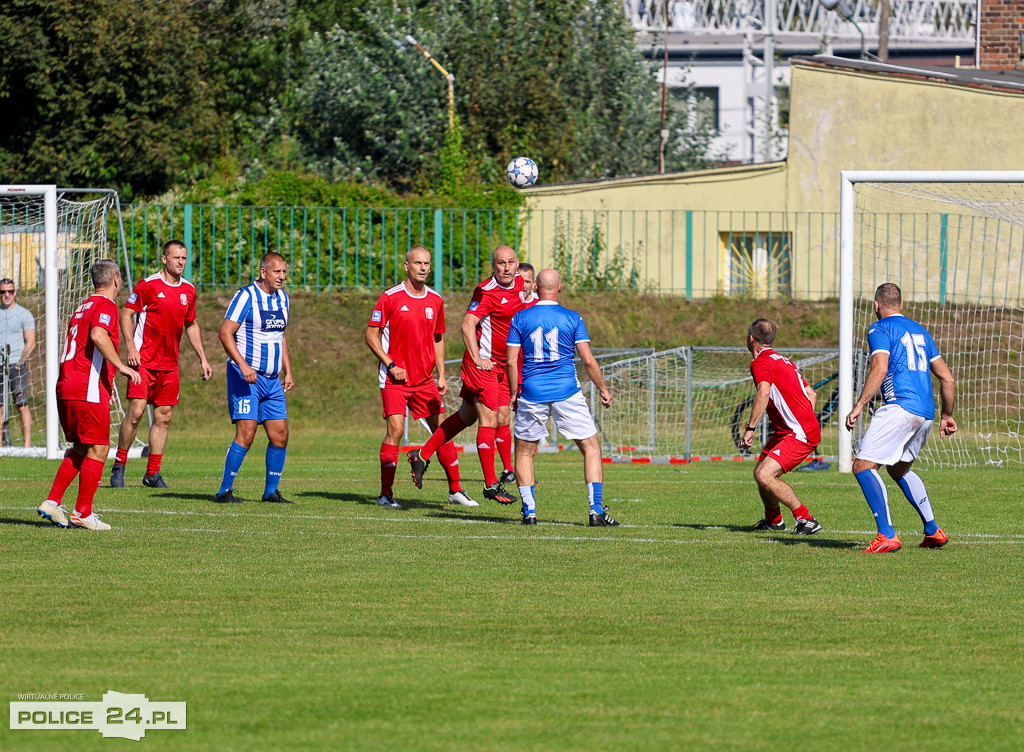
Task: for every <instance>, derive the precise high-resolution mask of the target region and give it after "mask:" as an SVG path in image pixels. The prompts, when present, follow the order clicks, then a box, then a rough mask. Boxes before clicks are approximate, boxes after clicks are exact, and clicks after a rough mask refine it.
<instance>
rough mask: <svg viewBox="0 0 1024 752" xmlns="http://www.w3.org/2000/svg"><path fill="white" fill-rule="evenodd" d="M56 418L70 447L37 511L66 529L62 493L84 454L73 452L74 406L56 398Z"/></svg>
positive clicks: (66, 522) (75, 437) (76, 427)
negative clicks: (70, 443)
mask: <svg viewBox="0 0 1024 752" xmlns="http://www.w3.org/2000/svg"><path fill="white" fill-rule="evenodd" d="M57 418H58V420H59V421H60V427H61V430H62V431H63V432H64V436H65V438H67V440H68V441H70V442H72V447H71V448H70V449H68V450H67V452H65V453H64V459H63V460H62V461H61V463H60V465H58V466H57V474H56V476H55V477H54V479H53V484H52V485H51V486H50V490H49V492H48V493H47V494H46V499H45V500H44V501H43V503H42V504H40V505H39V509H38V510H37V511H38V512H39V514H40V516H42V517H43V518H44V519H46V520H49V521H50V522H52V523H53V524H54V525H56V526H57V527H67V526H68V524H69V522H68V516H67V515H66V514H65V513H64V506H63V501H64V492H65V491H67V490H68V486H70V485H71V483H72V481H74V479H75V478H76V477H78V472H79V471H80V470H81V469H82V460H83V459H84V458H85V454H84V452H78V451H76V450H75V447H74V444H75V442H76V439H77V438H78V425H77V424H78V414H77V411H76V409H75V404H74V402H72V401H70V400H69V401H65V400H62V399H60V398H59V397H58V398H57Z"/></svg>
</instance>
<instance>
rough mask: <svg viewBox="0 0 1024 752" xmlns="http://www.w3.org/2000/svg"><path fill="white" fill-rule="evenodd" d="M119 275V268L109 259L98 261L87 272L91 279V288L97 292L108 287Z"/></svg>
mask: <svg viewBox="0 0 1024 752" xmlns="http://www.w3.org/2000/svg"><path fill="white" fill-rule="evenodd" d="M120 273H121V267H119V266H118V265H117V263H116V262H114V261H111V260H110V259H101V260H100V261H97V262H96V263H95V264H93V265H92V268H91V269H90V270H89V276H90V277H91V278H92V286H93V287H95V288H96V289H97V290H98V289H99V288H101V287H106V286H107V285H109V284H110V283H111V282H113V281H114V278H115V277H117V276H118V275H119V274H120Z"/></svg>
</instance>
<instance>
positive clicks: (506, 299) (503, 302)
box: [501, 297, 508, 305]
mask: <svg viewBox="0 0 1024 752" xmlns="http://www.w3.org/2000/svg"><path fill="white" fill-rule="evenodd" d="M507 302H508V298H505V297H502V299H501V304H502V305H505V304H506V303H507Z"/></svg>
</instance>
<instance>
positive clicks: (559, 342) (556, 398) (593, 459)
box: [506, 269, 619, 527]
mask: <svg viewBox="0 0 1024 752" xmlns="http://www.w3.org/2000/svg"><path fill="white" fill-rule="evenodd" d="M561 291H562V279H561V277H560V276H559V274H558V272H557V271H555V270H554V269H544V270H542V271H541V273H540V274H538V275H537V295H538V296H539V298H540V300H538V301H537V304H536V305H534V306H532V307H530V308H527V309H525V310H522V311H520V312H519V313H517V314H516V315H515V316H514V317H513V318H512V324H511V326H510V327H509V333H508V341H507V346H508V360H507V363H506V370H507V373H508V377H509V379H510V380H513V381H514V380H515V378H516V376H517V375H518V370H519V358H520V351H523V352H522V355H523V387H522V393H521V394H520V395H519V398H518V403H517V400H516V397H515V395H513V396H512V397H511V398H510V399H509V408H510V409H516V431H515V437H516V478H517V479H518V481H519V494H520V496H522V499H523V524H524V525H536V524H537V507H536V500H535V498H534V467H533V457H534V455H535V454H536V453H537V443H538V442H539V441H540V440H541V439H543V438H545V437H546V436H547V435H548V430H547V422H548V420H549V419H550V418H554V420H555V428H556V429H557V430H558V432H559V433H560V434H562V435H563V436H565V437H566V438H568V439H572V440H573V441H575V442H576V445H577V446H578V447H579V448H580V451H581V452H583V478H584V481H585V482H586V484H587V497H588V500H589V502H590V526H591V527H612V526H615V525H618V524H619V523H618V522H616V521H615V520H614V519H612V517H611V516H610V515H609V514H608V511H607V510H606V509H605V508H604V501H603V495H604V465H603V463H602V461H601V443H600V441H598V438H597V426H596V425H595V423H594V418H593V417H592V416H591V414H590V407H589V406H588V405H587V400H586V398H585V397H584V396H583V388H582V387H581V386H580V381H579V379H578V378H577V376H576V364H575V355H576V353H577V352H578V353H579V354H580V359H581V360H582V361H583V367H584V368H585V369H586V371H587V376H589V377H590V380H591V381H592V382H593V383H594V386H596V387H597V390H598V392H600V394H601V404H602V405H604V406H605V407H608V406H610V405H611V404H612V395H611V392H609V391H608V387H607V386H606V385H605V383H604V377H603V376H602V375H601V367H600V366H599V365H598V364H597V360H596V359H595V358H594V355H593V353H592V352H591V351H590V335H589V334H588V333H587V325H586V324H585V323H583V317H582V316H580V315H579V314H578V313H576V312H575V311H570V310H569V309H568V308H563V307H562V306H560V305H559V304H558V294H559V293H560V292H561Z"/></svg>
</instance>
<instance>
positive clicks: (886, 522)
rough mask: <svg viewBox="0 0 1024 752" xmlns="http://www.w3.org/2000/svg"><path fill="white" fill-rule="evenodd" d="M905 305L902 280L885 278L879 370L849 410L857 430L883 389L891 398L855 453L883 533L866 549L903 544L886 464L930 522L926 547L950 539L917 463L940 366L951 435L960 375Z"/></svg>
mask: <svg viewBox="0 0 1024 752" xmlns="http://www.w3.org/2000/svg"><path fill="white" fill-rule="evenodd" d="M902 310H903V296H902V293H901V292H900V288H899V287H897V286H896V285H894V284H893V283H892V282H886V283H885V284H883V285H879V286H878V289H877V290H875V315H876V316H877V317H878V322H877V323H875V324H872V326H871V328H869V329H868V347H869V349H870V351H871V370H870V371H869V372H868V377H867V381H866V382H865V383H864V391H862V392H861V395H860V398H859V399H858V400H857V404H856V405H854V406H853V410H851V411H850V414H849V415H848V416H847V417H846V427H847V428H849V429H850V430H853V427H854V426H855V425H856V424H857V419H858V418H859V417H860V414H861V412H862V411H863V410H864V406H865V405H867V404H868V402H870V401H871V398H872V397H874V396H875V394H876V393H877V392H878V390H879V389H881V390H882V398H883V399H884V400H885V404H884V405H883V406H882V407H880V408H879V409H878V410H876V411H875V414H874V416H872V418H871V423H870V424H869V425H868V430H867V431H866V432H865V433H864V439H863V440H862V441H861V444H860V450H859V451H858V452H857V457H856V459H854V461H853V472H854V476H855V477H856V478H857V482H858V483H860V487H861V490H862V491H863V492H864V497H865V498H866V499H867V502H868V506H869V507H871V511H872V513H873V514H874V516H875V523H876V525H877V526H878V536H877V537H876V538H875V540H874V541H872V543H871V545H870V546H868V547H867V548H866V549H865V553H869V554H876V553H886V552H890V551H899V550H900V538H899V536H898V535H897V534H896V530H895V529H894V528H893V526H892V518H891V517H890V516H889V499H888V494H887V493H886V490H885V483H883V482H882V477H881V476H880V475H879V474H878V468H879V467H881V466H882V465H885V467H886V470H887V471H888V472H889V476H890V477H891V478H892V479H893V480H894V481H896V483H897V484H898V485H899V487H900V489H901V490H902V491H903V495H904V496H906V497H907V501H909V502H910V504H911V505H912V506H913V507H914V509H916V510H917V513H918V514H919V515H920V516H921V521H922V522H923V523H924V540H923V541H922V542H921V548H942V547H943V546H944V545H946V543H947V541H948V540H949V539H948V538H947V537H946V534H945V533H944V532H942V529H941V528H940V527H939V525H938V523H936V521H935V515H934V513H933V512H932V504H931V501H929V499H928V492H927V491H926V490H925V487H924V482H922V480H921V478H920V477H918V475H917V473H915V472H914V471H913V470H911V466H912V465H913V464H914V460H915V459H917V456H918V455H919V454H920V453H921V450H922V449H923V448H924V445H925V442H926V441H927V440H928V435H929V434H930V433H931V431H932V425H933V422H934V420H935V398H934V397H933V395H932V374H934V375H935V376H936V378H938V380H939V395H940V398H941V400H942V413H941V416H940V419H939V433H940V434H941V435H942V437H943V438H947V437H949V436H952V435H953V434H954V433H955V432H956V428H957V426H956V421H955V420H953V402H954V400H955V397H956V380H955V379H954V378H953V374H952V373H951V372H950V370H949V367H948V366H947V365H946V362H945V361H944V360H943V359H942V356H941V355H940V354H939V348H938V347H936V346H935V340H933V339H932V336H931V335H930V334H929V333H928V331H927V330H926V329H925V328H924V327H923V326H921V325H920V324H918V323H917V322H916V321H911V320H910V319H908V318H907V317H906V316H904V315H903V314H902V313H900V311H902Z"/></svg>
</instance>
